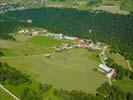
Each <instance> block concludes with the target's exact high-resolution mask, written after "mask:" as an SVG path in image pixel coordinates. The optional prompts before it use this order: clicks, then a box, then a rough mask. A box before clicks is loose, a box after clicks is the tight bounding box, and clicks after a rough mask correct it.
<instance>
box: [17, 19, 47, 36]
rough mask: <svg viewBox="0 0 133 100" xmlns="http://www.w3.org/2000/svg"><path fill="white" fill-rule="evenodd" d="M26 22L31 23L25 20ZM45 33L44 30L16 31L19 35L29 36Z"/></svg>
mask: <svg viewBox="0 0 133 100" xmlns="http://www.w3.org/2000/svg"><path fill="white" fill-rule="evenodd" d="M27 22H29V23H31V22H32V20H27ZM46 32H47V30H44V29H40V30H37V29H28V28H25V29H21V30H19V31H18V33H19V34H26V35H31V36H38V35H45V34H44V33H46Z"/></svg>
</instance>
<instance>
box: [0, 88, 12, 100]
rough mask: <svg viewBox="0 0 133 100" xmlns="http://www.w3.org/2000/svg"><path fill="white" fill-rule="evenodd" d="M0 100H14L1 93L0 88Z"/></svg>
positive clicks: (3, 92)
mask: <svg viewBox="0 0 133 100" xmlns="http://www.w3.org/2000/svg"><path fill="white" fill-rule="evenodd" d="M0 100H14V98H13V97H11V96H10V95H8V94H7V93H6V92H5V91H3V90H2V89H1V88H0Z"/></svg>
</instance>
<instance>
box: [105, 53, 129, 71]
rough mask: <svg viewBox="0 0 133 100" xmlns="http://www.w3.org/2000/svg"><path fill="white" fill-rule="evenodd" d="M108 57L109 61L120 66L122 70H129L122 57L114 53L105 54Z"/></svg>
mask: <svg viewBox="0 0 133 100" xmlns="http://www.w3.org/2000/svg"><path fill="white" fill-rule="evenodd" d="M106 55H107V56H108V57H110V58H111V59H113V60H114V62H115V63H116V64H118V65H121V66H122V67H123V68H125V69H129V68H128V64H127V61H126V60H125V58H124V57H123V56H121V55H120V54H116V53H111V54H110V53H107V54H106Z"/></svg>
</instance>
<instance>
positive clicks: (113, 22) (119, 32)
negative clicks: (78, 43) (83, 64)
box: [0, 8, 133, 59]
mask: <svg viewBox="0 0 133 100" xmlns="http://www.w3.org/2000/svg"><path fill="white" fill-rule="evenodd" d="M0 18H1V22H0V29H1V31H0V32H1V33H3V34H5V33H6V32H8V31H9V30H8V31H7V30H6V29H5V28H6V27H5V26H3V25H5V24H6V26H7V28H8V26H9V29H10V28H11V31H12V30H13V29H14V28H16V27H15V25H10V24H12V23H11V22H13V21H14V22H21V23H22V22H23V23H24V22H25V23H26V21H27V20H29V19H30V20H32V25H33V26H38V27H44V28H46V29H48V30H50V31H52V32H56V33H59V32H60V33H64V34H68V35H74V36H79V37H81V38H92V39H93V40H95V41H103V42H105V43H108V44H111V45H112V49H113V51H115V52H119V53H120V54H123V55H124V56H125V57H126V58H128V59H133V52H132V51H133V28H132V27H133V14H130V15H119V14H111V13H107V12H87V11H78V10H76V9H59V8H39V9H30V10H23V11H14V12H8V13H5V14H1V15H0ZM4 20H6V21H7V20H8V21H9V24H8V25H7V23H5V22H4ZM3 27H5V28H3ZM5 30H6V32H5ZM90 30H91V32H90ZM1 33H0V34H1Z"/></svg>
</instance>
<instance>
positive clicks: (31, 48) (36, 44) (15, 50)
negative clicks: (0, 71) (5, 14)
mask: <svg viewBox="0 0 133 100" xmlns="http://www.w3.org/2000/svg"><path fill="white" fill-rule="evenodd" d="M62 43H71V41H68V40H58V39H54V38H51V37H46V36H36V37H31V38H30V39H28V40H26V41H21V42H20V41H10V40H9V41H7V40H0V51H2V52H3V53H4V54H5V56H25V55H37V54H46V53H52V52H53V51H54V49H53V47H54V46H59V45H61V44H62Z"/></svg>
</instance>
